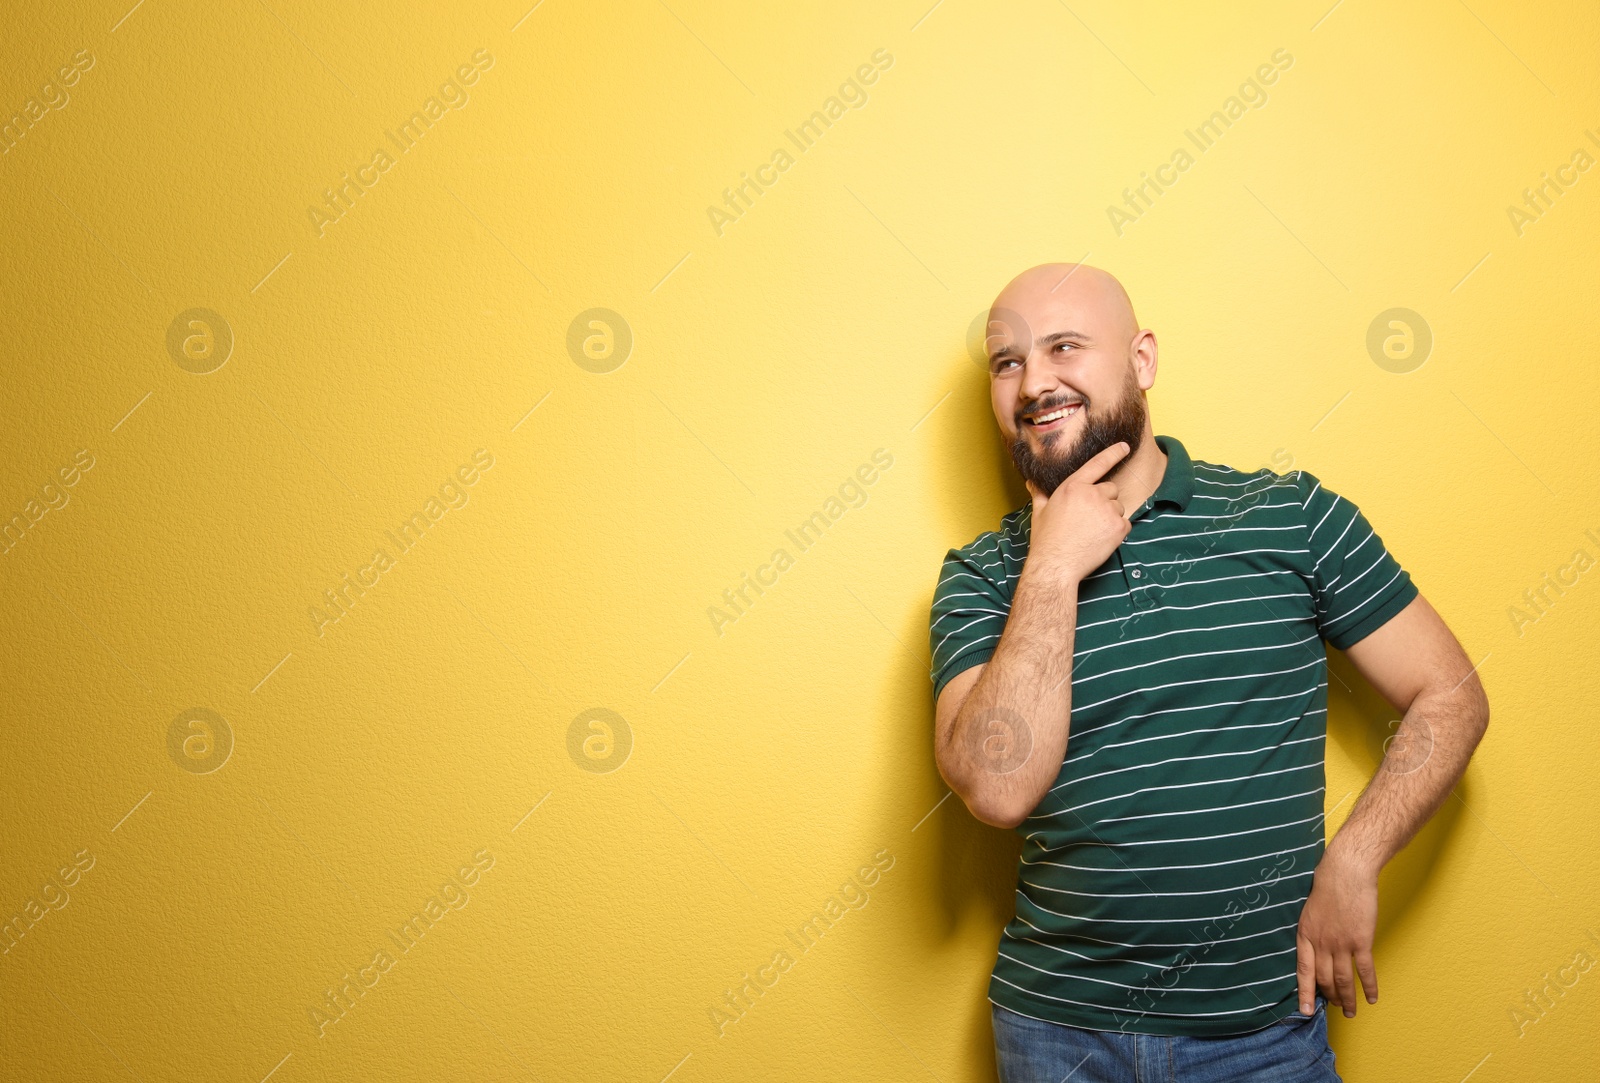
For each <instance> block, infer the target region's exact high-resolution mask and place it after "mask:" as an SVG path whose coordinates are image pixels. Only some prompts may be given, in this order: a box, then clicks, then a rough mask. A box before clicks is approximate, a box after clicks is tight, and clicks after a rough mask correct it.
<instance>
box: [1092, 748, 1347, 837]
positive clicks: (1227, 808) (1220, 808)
mask: <svg viewBox="0 0 1600 1083" xmlns="http://www.w3.org/2000/svg"><path fill="white" fill-rule="evenodd" d="M1274 724H1276V723H1274ZM1239 728H1240V729H1245V728H1247V727H1244V726H1240V727H1239ZM1147 740H1154V738H1147ZM1128 743H1129V744H1133V743H1134V742H1132V741H1130V742H1128ZM1322 792H1324V787H1322V786H1318V787H1317V788H1316V789H1314V790H1302V791H1301V792H1299V793H1287V794H1284V795H1283V796H1282V797H1264V798H1262V799H1261V800H1260V801H1241V802H1239V803H1238V804H1237V805H1215V806H1213V807H1211V808H1193V809H1178V810H1176V811H1175V812H1141V813H1139V814H1138V815H1137V816H1113V817H1111V819H1109V820H1096V821H1095V822H1094V825H1095V826H1096V827H1099V826H1100V825H1101V824H1119V823H1122V822H1124V821H1125V820H1156V819H1160V818H1161V817H1163V816H1198V815H1200V814H1201V813H1205V812H1231V811H1233V810H1234V809H1236V808H1248V807H1250V806H1251V805H1270V804H1272V803H1273V802H1275V801H1292V800H1294V799H1295V798H1296V797H1310V796H1311V795H1312V794H1314V793H1322Z"/></svg>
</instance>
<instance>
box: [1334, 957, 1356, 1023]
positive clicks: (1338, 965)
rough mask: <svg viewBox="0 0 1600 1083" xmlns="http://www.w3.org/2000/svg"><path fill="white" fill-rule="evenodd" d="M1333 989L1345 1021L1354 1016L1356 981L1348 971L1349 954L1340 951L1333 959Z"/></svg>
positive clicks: (1349, 970)
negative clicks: (1342, 1010)
mask: <svg viewBox="0 0 1600 1083" xmlns="http://www.w3.org/2000/svg"><path fill="white" fill-rule="evenodd" d="M1333 988H1334V992H1336V993H1338V994H1339V996H1338V1000H1339V1004H1340V1006H1342V1007H1343V1008H1344V1015H1345V1018H1346V1019H1354V1018H1355V1016H1356V980H1355V974H1354V973H1353V972H1352V971H1351V969H1350V953H1349V952H1347V951H1341V952H1339V953H1338V954H1337V955H1335V956H1334V957H1333Z"/></svg>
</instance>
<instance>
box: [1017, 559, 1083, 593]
mask: <svg viewBox="0 0 1600 1083" xmlns="http://www.w3.org/2000/svg"><path fill="white" fill-rule="evenodd" d="M1023 581H1027V582H1031V583H1038V584H1040V585H1042V586H1046V587H1049V588H1051V589H1052V590H1063V591H1065V590H1070V591H1072V593H1073V595H1074V596H1076V595H1077V593H1078V584H1079V583H1080V582H1082V581H1083V576H1081V575H1079V574H1078V573H1077V572H1074V571H1071V570H1070V569H1067V568H1060V567H1056V566H1054V565H1051V564H1047V563H1039V562H1035V561H1033V560H1027V561H1024V562H1023V565H1022V574H1021V576H1019V577H1018V582H1019V584H1020V583H1021V582H1023Z"/></svg>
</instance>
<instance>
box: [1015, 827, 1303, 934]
mask: <svg viewBox="0 0 1600 1083" xmlns="http://www.w3.org/2000/svg"><path fill="white" fill-rule="evenodd" d="M1030 841H1031V840H1030ZM1321 842H1322V840H1321V839H1312V840H1311V841H1310V842H1308V843H1306V844H1305V845H1303V846H1296V847H1295V848H1294V849H1292V850H1271V851H1269V852H1267V853H1264V854H1256V855H1254V856H1252V857H1234V858H1229V859H1228V860H1227V861H1204V862H1201V863H1200V864H1198V865H1140V866H1139V867H1138V868H1133V867H1131V866H1129V867H1127V868H1125V869H1105V868H1101V867H1099V866H1097V865H1070V864H1068V863H1067V862H1065V861H1029V860H1027V859H1026V858H1024V859H1022V861H1021V862H1020V863H1021V864H1023V865H1049V866H1051V867H1053V868H1057V869H1074V870H1076V871H1078V872H1100V873H1119V874H1120V873H1123V872H1131V873H1134V874H1138V873H1141V872H1167V871H1169V870H1173V869H1215V868H1219V867H1220V866H1223V865H1238V864H1242V863H1243V862H1246V861H1265V860H1266V859H1267V858H1269V857H1282V856H1283V855H1284V854H1297V853H1299V852H1300V851H1301V850H1309V849H1311V848H1312V847H1313V846H1316V845H1318V844H1319V843H1321ZM1045 852H1046V853H1048V852H1049V851H1045ZM1127 946H1128V947H1132V946H1133V945H1131V944H1130V945H1127ZM1174 946H1177V947H1184V946H1186V945H1181V944H1180V945H1174Z"/></svg>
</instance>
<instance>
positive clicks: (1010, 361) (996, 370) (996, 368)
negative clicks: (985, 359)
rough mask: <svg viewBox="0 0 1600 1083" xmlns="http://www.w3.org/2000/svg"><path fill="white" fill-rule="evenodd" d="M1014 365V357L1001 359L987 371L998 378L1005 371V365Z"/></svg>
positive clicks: (1015, 360) (1015, 361)
mask: <svg viewBox="0 0 1600 1083" xmlns="http://www.w3.org/2000/svg"><path fill="white" fill-rule="evenodd" d="M1016 363H1017V359H1016V358H1014V357H1002V358H1001V359H1000V360H998V361H996V362H995V363H994V364H993V365H992V366H990V369H989V371H990V372H991V373H993V374H994V375H996V376H998V375H1000V374H1001V373H1003V372H1005V371H1006V366H1007V365H1015V364H1016Z"/></svg>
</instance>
